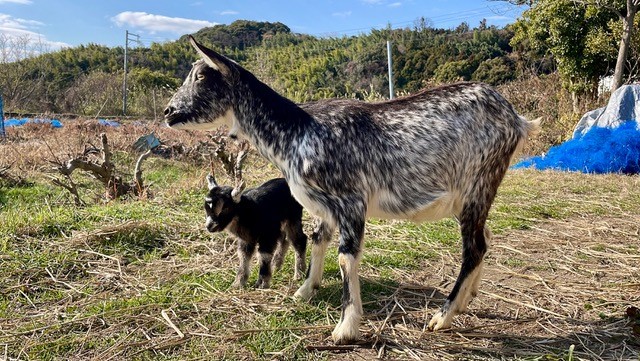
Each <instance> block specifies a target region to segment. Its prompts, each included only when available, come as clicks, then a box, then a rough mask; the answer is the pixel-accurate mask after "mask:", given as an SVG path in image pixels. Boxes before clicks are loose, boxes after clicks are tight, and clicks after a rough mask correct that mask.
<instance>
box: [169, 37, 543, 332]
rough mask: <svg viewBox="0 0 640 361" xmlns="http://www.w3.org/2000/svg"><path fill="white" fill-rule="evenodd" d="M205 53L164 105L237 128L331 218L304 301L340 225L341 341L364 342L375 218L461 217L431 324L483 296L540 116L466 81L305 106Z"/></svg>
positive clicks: (183, 119)
mask: <svg viewBox="0 0 640 361" xmlns="http://www.w3.org/2000/svg"><path fill="white" fill-rule="evenodd" d="M190 39H191V43H192V45H193V46H194V47H195V49H196V50H197V51H198V53H200V55H201V56H202V59H201V60H199V61H197V62H196V63H194V65H193V68H192V69H191V72H190V73H189V75H188V76H187V78H186V79H185V81H184V84H183V85H182V86H181V87H180V89H178V91H177V92H176V93H175V94H174V96H173V97H172V99H171V100H170V102H169V104H168V106H167V108H166V109H165V120H166V122H167V124H168V125H169V126H171V127H173V128H176V129H201V130H212V129H216V128H218V127H219V126H221V125H226V126H228V127H229V135H230V136H232V137H241V138H245V139H247V140H248V141H249V142H250V143H251V144H252V145H253V146H254V147H255V148H256V149H257V150H258V152H259V153H260V154H261V155H262V156H264V157H265V158H266V159H268V160H269V161H270V162H271V163H273V164H274V165H276V166H277V167H278V168H279V169H280V170H281V171H282V173H283V174H284V177H285V178H286V180H287V182H288V184H289V187H290V188H291V192H292V194H293V196H294V197H295V198H296V199H297V200H298V202H300V204H302V205H303V206H304V207H305V208H306V209H307V211H309V212H310V213H311V214H312V215H314V216H316V217H318V218H320V219H321V223H320V224H319V226H318V228H317V229H316V231H315V233H314V236H313V237H312V238H313V245H312V250H311V261H310V266H309V272H308V274H307V278H306V280H305V282H304V283H303V285H302V286H301V287H300V288H299V289H298V290H297V292H296V293H295V296H296V297H299V298H302V299H309V298H310V297H311V296H312V295H313V293H314V292H315V290H316V289H317V288H318V287H319V286H320V281H321V278H322V272H323V268H324V256H325V252H326V249H327V245H328V243H329V241H330V239H331V236H332V234H333V231H334V230H335V229H336V228H337V229H338V234H339V248H338V250H339V256H338V262H339V266H340V271H341V274H342V280H343V295H342V315H341V318H340V322H339V323H338V324H337V325H336V327H335V329H334V330H333V333H332V336H333V339H334V341H335V342H336V343H348V342H352V341H354V340H357V339H358V338H359V330H358V327H359V324H360V320H361V317H362V303H361V300H360V283H359V280H358V264H359V261H360V256H361V253H362V246H363V242H362V241H363V234H364V227H365V219H366V218H367V217H379V218H395V219H398V218H399V219H410V220H413V221H426V220H436V219H440V218H442V217H448V216H454V217H456V218H457V219H458V220H459V222H460V230H461V233H462V243H463V252H462V267H461V270H460V273H459V276H458V278H457V280H456V283H455V285H454V286H453V289H452V290H451V293H450V294H449V296H448V297H447V299H446V301H445V303H444V305H443V306H442V308H441V309H440V311H439V312H438V313H436V314H435V315H434V316H433V317H432V319H431V321H430V322H429V328H430V329H433V330H438V329H442V328H447V327H450V325H451V321H452V318H453V316H454V315H455V314H457V313H460V312H463V311H464V310H465V309H466V307H467V305H468V303H469V302H470V300H471V298H472V297H474V296H475V295H476V294H477V291H478V285H479V282H480V277H481V276H480V274H481V271H482V265H483V258H484V254H485V252H486V250H487V245H488V241H489V237H490V232H489V230H488V229H487V228H486V226H485V223H486V220H487V215H488V213H489V208H490V207H491V204H492V202H493V199H494V197H495V195H496V192H497V189H498V186H499V185H500V182H501V181H502V178H503V176H504V174H505V172H506V171H507V168H508V166H509V162H510V159H511V157H512V156H513V154H514V153H515V152H516V150H517V149H518V148H519V147H521V146H522V145H523V144H524V142H525V140H526V138H527V136H528V135H530V134H531V133H532V132H533V131H534V130H535V129H536V128H537V123H536V122H535V121H534V122H528V121H526V120H525V119H524V118H522V117H520V116H519V115H518V114H516V112H515V111H514V109H513V107H512V106H511V105H510V104H509V103H508V102H507V101H506V100H505V99H504V98H503V97H502V96H501V95H500V94H498V93H497V92H496V91H495V90H493V89H492V88H490V87H489V86H487V85H484V84H480V83H458V84H453V85H447V86H442V87H439V88H435V89H431V90H425V91H422V92H419V93H417V94H414V95H410V96H406V97H402V98H398V99H395V100H390V101H384V102H378V103H364V102H360V101H355V100H346V99H340V100H338V99H334V100H323V101H318V102H312V103H307V104H302V105H297V104H295V103H294V102H292V101H290V100H288V99H286V98H284V97H282V96H280V95H279V94H278V93H277V92H275V91H274V90H272V89H271V88H269V87H268V86H267V85H265V84H264V83H262V82H260V81H259V80H258V79H256V77H255V76H254V75H253V74H251V73H250V72H249V71H247V70H245V69H243V68H242V67H241V66H239V65H238V64H237V63H235V62H233V61H232V60H230V59H228V58H226V57H224V56H222V55H220V54H218V53H216V52H214V51H212V50H211V49H208V48H206V47H204V46H202V45H201V44H199V43H198V42H196V41H195V39H193V37H191V38H190Z"/></svg>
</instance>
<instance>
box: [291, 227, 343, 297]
mask: <svg viewBox="0 0 640 361" xmlns="http://www.w3.org/2000/svg"><path fill="white" fill-rule="evenodd" d="M333 230H334V229H333V227H331V226H330V225H329V223H327V222H325V221H320V223H318V225H317V226H316V229H315V230H314V231H313V234H312V235H311V240H312V242H313V243H312V245H311V259H310V260H309V269H308V271H307V279H306V280H305V281H304V283H303V284H302V286H300V288H299V289H298V290H297V291H296V293H295V294H294V295H293V297H295V298H298V299H302V300H306V301H308V300H310V299H311V297H313V294H314V293H315V292H316V290H317V289H318V287H320V282H321V281H322V273H323V271H324V256H325V254H326V253H327V246H329V242H330V241H331V236H332V235H333Z"/></svg>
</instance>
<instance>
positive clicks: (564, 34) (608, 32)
mask: <svg viewBox="0 0 640 361" xmlns="http://www.w3.org/2000/svg"><path fill="white" fill-rule="evenodd" d="M612 1H613V0H612ZM615 18H616V16H615V14H614V13H613V12H612V11H610V10H609V9H606V8H603V7H597V6H593V5H586V4H584V3H579V2H577V0H538V1H536V2H535V3H534V4H533V6H532V7H531V8H530V9H528V10H527V11H525V12H524V13H523V15H522V17H521V18H520V19H519V20H518V21H517V22H516V23H515V24H514V31H515V34H514V37H513V39H512V45H513V46H514V47H522V45H523V44H526V46H527V47H531V48H533V49H535V50H537V51H538V52H540V53H542V52H549V53H551V54H552V55H553V57H554V59H555V61H556V64H557V67H558V72H559V74H560V79H561V81H562V85H563V87H565V88H566V89H567V90H569V91H570V92H571V94H572V96H573V101H574V107H575V108H577V104H578V99H579V96H581V95H592V94H595V89H596V86H597V82H598V79H599V78H600V77H601V76H603V75H606V72H607V69H609V68H611V65H610V64H612V63H613V62H614V61H615V48H616V44H615V40H614V38H613V29H612V22H611V20H612V19H615Z"/></svg>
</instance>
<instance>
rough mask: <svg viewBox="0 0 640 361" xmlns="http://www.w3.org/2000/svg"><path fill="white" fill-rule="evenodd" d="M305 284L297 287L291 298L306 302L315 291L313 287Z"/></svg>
mask: <svg viewBox="0 0 640 361" xmlns="http://www.w3.org/2000/svg"><path fill="white" fill-rule="evenodd" d="M305 285H306V283H305V284H303V285H302V286H300V288H298V290H297V291H296V293H294V294H293V298H295V299H297V300H300V301H305V302H306V301H309V300H310V299H311V298H312V297H313V295H314V294H315V293H316V289H315V288H314V287H309V286H305Z"/></svg>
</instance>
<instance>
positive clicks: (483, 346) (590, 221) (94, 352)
mask: <svg viewBox="0 0 640 361" xmlns="http://www.w3.org/2000/svg"><path fill="white" fill-rule="evenodd" d="M132 127H133V126H132ZM146 130H147V129H145V130H144V131H146ZM155 130H156V132H157V134H160V138H161V139H172V141H175V142H182V143H183V144H185V145H187V146H195V145H197V144H198V142H199V141H202V140H206V137H204V136H202V135H191V134H187V133H181V132H172V131H167V130H164V129H155ZM100 131H103V129H94V130H91V131H89V130H87V131H86V134H85V133H81V131H80V130H73V129H71V127H70V128H69V129H66V130H65V132H66V133H61V134H55V133H52V132H49V131H48V130H46V131H45V130H42V133H38V135H37V136H35V135H34V136H30V135H29V134H28V133H27V131H26V130H24V133H23V134H22V135H20V136H19V137H18V136H17V135H16V134H15V133H10V142H9V143H8V144H2V145H0V152H1V153H0V154H2V155H3V156H2V157H0V163H3V164H14V166H13V167H12V168H11V171H12V172H16V175H18V174H19V175H21V176H24V177H28V178H29V179H30V180H31V181H33V182H34V183H35V185H34V186H33V188H35V189H38V187H43V188H45V189H46V191H44V190H43V191H42V192H41V193H38V194H39V196H38V197H35V198H29V197H28V196H27V195H26V191H27V190H31V189H32V188H31V186H25V188H24V190H25V194H23V193H14V192H17V191H20V190H21V189H22V188H20V189H17V190H16V189H10V188H2V189H0V207H2V212H0V251H1V252H2V253H0V272H2V273H3V275H4V276H3V278H2V279H1V280H0V359H11V360H13V359H19V360H41V359H45V360H58V359H65V360H148V359H154V360H170V359H180V360H187V359H188V360H210V359H232V360H238V359H291V358H298V359H308V360H321V359H336V360H345V359H346V360H361V359H367V360H368V359H373V358H381V359H393V360H395V359H416V360H418V359H419V360H469V359H472V360H475V359H478V360H480V359H482V360H484V359H505V360H506V359H509V360H511V359H517V360H568V359H571V360H637V359H638V358H639V355H640V339H639V338H640V333H639V332H638V328H640V319H638V318H637V317H636V316H628V315H627V314H626V312H627V309H632V307H640V266H639V265H640V217H639V214H640V179H639V178H638V177H637V176H634V177H628V176H619V175H606V176H595V175H583V174H569V173H555V172H536V171H513V172H510V173H509V174H508V176H507V177H506V179H505V181H504V183H503V185H502V187H501V190H500V194H499V195H498V198H497V200H496V204H495V206H494V209H493V211H492V213H491V217H490V225H491V227H492V230H493V231H494V234H495V237H494V239H493V241H492V247H491V250H490V253H489V254H488V256H487V262H486V268H485V276H484V279H483V283H482V285H481V293H480V295H479V296H478V297H477V298H476V299H475V300H474V301H473V302H472V304H471V305H470V307H469V312H468V313H467V314H465V315H461V316H458V317H457V318H456V319H455V321H454V325H453V326H454V328H453V329H452V330H448V331H445V332H435V333H434V332H430V331H427V330H426V324H427V323H428V321H429V318H430V317H431V315H433V313H434V312H436V310H437V309H438V307H440V305H441V304H442V302H443V300H444V298H445V297H446V294H447V292H448V291H449V290H450V288H451V287H452V286H453V282H454V281H455V277H456V275H457V272H458V268H459V264H460V255H459V254H460V246H459V242H458V241H457V237H458V236H457V232H458V231H457V227H456V226H455V223H454V222H452V221H443V222H438V223H432V224H425V225H413V224H411V223H405V222H393V221H391V222H386V221H371V222H369V223H368V225H367V234H366V240H365V256H364V259H363V262H362V265H361V273H360V274H361V283H362V293H363V301H364V308H365V317H364V321H363V323H362V325H361V331H362V334H363V336H364V337H363V340H362V342H361V343H359V344H358V345H354V346H348V347H335V346H333V344H332V342H331V340H330V333H331V329H332V327H333V325H334V324H335V322H336V321H337V319H338V318H339V315H340V311H339V307H340V297H341V295H340V293H341V289H342V287H341V284H340V279H339V271H338V267H337V265H336V261H335V258H336V252H335V250H332V251H331V252H330V255H329V258H328V260H327V265H326V272H325V279H324V283H323V287H322V288H321V289H320V291H319V292H318V294H317V295H316V297H315V298H314V299H313V300H312V301H311V302H309V303H298V302H295V301H294V300H292V298H291V296H292V295H293V293H294V292H295V290H296V287H297V286H298V283H297V282H294V281H293V280H292V279H291V275H292V263H293V262H292V257H291V255H289V256H288V257H287V261H286V263H285V266H284V268H283V270H282V271H281V272H279V273H277V274H276V275H275V278H274V281H273V282H272V283H273V286H272V289H269V290H256V289H253V288H247V289H245V290H233V289H230V288H229V287H230V285H231V282H232V281H233V278H234V273H235V267H236V264H237V259H236V256H235V244H234V242H233V240H231V239H229V238H227V237H225V236H224V235H214V236H210V235H209V234H207V233H206V232H205V231H204V230H203V229H202V228H203V227H202V224H201V223H202V218H203V215H202V214H201V213H202V212H201V211H200V208H199V202H200V198H201V196H202V194H201V193H202V192H203V191H202V189H204V182H203V181H202V179H201V178H202V176H203V175H204V174H205V173H206V171H207V168H208V165H207V163H206V161H203V160H198V159H197V157H193V158H188V157H187V158H181V159H179V160H174V159H169V160H162V159H155V160H153V161H152V162H150V165H149V167H148V168H146V169H147V170H148V172H149V176H155V177H158V175H157V174H155V175H154V174H153V173H152V171H154V169H156V168H157V169H160V172H161V174H167V179H162V178H161V177H158V179H157V181H156V183H155V188H153V191H154V192H155V197H154V198H152V199H142V200H137V201H136V200H131V201H122V202H111V203H109V204H104V205H103V204H101V203H99V202H97V203H96V204H95V205H94V206H89V207H87V208H85V209H69V208H71V207H69V204H70V203H69V202H70V200H68V199H66V198H65V196H64V194H63V193H61V192H56V190H55V189H51V188H48V187H45V186H43V184H46V183H45V182H44V181H43V179H42V171H43V170H46V168H47V166H48V165H47V162H46V158H47V157H48V156H49V155H48V154H51V152H53V153H54V154H64V152H67V151H69V152H71V151H74V149H75V150H77V148H74V149H68V148H66V147H68V146H67V145H64V144H63V143H62V142H61V141H59V140H60V139H64V138H66V139H72V144H80V143H81V141H80V140H78V139H76V138H73V134H74V132H76V133H77V134H83V135H82V136H83V137H86V138H87V139H95V138H94V137H95V133H97V132H100ZM110 132H111V133H110V134H109V137H110V139H113V140H114V142H116V144H117V146H116V147H115V148H116V149H119V150H120V151H121V152H123V153H126V152H130V150H129V148H128V147H129V144H131V143H133V141H134V140H135V139H136V138H137V137H138V136H140V135H142V134H143V132H142V131H140V130H138V128H126V131H124V132H123V131H122V129H120V130H111V131H110ZM78 136H80V135H78ZM177 137H180V139H177ZM44 139H47V141H46V142H44ZM51 139H58V141H55V142H54V141H52V140H51ZM45 143H48V144H49V145H48V146H47V145H46V144H45ZM54 144H60V145H59V146H54ZM49 148H51V149H52V150H51V152H50V151H49ZM71 148H73V147H71ZM7 149H8V150H9V151H6V150H7ZM80 149H81V148H80ZM30 150H34V152H38V153H29V151H30ZM121 157H122V159H125V158H127V157H126V154H121ZM133 158H134V157H131V159H133ZM185 161H187V162H190V163H193V164H196V165H195V166H189V167H185V166H183V163H184V162H185ZM248 163H249V164H247V165H246V167H245V169H246V170H245V175H246V176H248V177H250V183H252V184H255V183H257V182H259V181H261V180H264V179H266V178H267V177H271V176H274V175H275V172H274V170H273V168H271V167H270V166H268V165H266V164H265V163H264V162H263V161H261V160H259V159H257V158H252V159H251V161H250V162H248ZM176 169H177V170H176ZM175 173H178V175H177V176H175V179H173V180H169V179H168V178H170V177H169V175H171V174H175ZM89 187H90V186H89ZM152 187H153V186H152ZM25 197H26V198H25ZM40 197H41V198H40ZM34 199H37V200H38V202H39V203H37V204H32V203H35V201H34ZM29 202H31V203H29ZM23 211H24V212H26V211H29V212H40V213H37V215H38V216H34V217H31V218H29V217H27V216H26V215H22V213H20V212H23ZM24 212H23V213H24ZM306 223H307V224H308V225H309V224H310V222H306ZM308 231H309V229H307V232H308ZM255 277H256V274H255V272H254V274H253V278H255ZM634 327H635V329H634Z"/></svg>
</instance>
